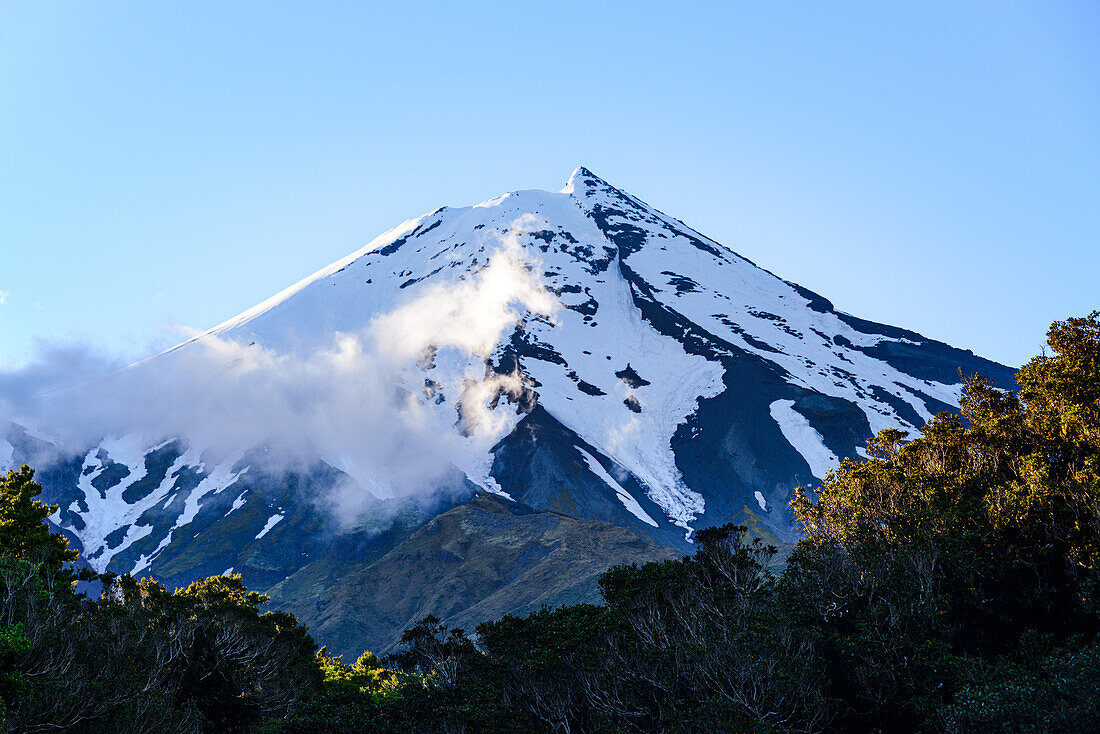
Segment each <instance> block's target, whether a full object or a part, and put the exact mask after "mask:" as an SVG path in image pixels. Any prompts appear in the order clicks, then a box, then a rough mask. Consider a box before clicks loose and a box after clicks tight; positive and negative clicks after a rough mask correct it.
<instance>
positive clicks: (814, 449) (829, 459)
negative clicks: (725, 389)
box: [757, 400, 840, 495]
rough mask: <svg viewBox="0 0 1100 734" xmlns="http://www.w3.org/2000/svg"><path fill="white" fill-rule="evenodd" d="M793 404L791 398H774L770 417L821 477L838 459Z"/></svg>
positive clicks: (838, 462) (835, 465)
mask: <svg viewBox="0 0 1100 734" xmlns="http://www.w3.org/2000/svg"><path fill="white" fill-rule="evenodd" d="M793 405H794V401H793V400H776V401H775V402H774V403H772V404H771V406H770V411H771V414H772V418H774V419H775V422H776V423H778V424H779V430H780V431H782V432H783V437H784V438H786V439H787V442H788V443H790V445H791V446H793V447H794V450H795V451H797V452H798V453H800V454H802V458H803V459H805V460H806V463H807V464H809V465H810V472H811V473H812V474H813V475H814V476H815V477H817V478H818V479H823V478H824V477H825V475H826V474H828V473H829V471H830V470H832V469H835V468H836V467H837V466H839V465H840V459H838V458H837V457H836V455H835V454H834V453H833V452H832V451H830V450H829V448H828V447H827V446H826V445H825V442H824V440H822V438H821V434H820V433H818V432H817V430H815V429H814V427H813V426H811V425H810V422H809V421H808V420H806V417H805V416H803V415H802V414H801V413H799V412H798V411H797V410H795V409H794V408H793V407H792V406H793ZM757 494H758V495H759V492H758V493H757Z"/></svg>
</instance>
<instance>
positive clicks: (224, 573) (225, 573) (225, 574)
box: [222, 566, 233, 576]
mask: <svg viewBox="0 0 1100 734" xmlns="http://www.w3.org/2000/svg"><path fill="white" fill-rule="evenodd" d="M231 573H233V567H232V566H230V567H229V568H227V569H225V570H224V571H222V576H228V575H229V574H231Z"/></svg>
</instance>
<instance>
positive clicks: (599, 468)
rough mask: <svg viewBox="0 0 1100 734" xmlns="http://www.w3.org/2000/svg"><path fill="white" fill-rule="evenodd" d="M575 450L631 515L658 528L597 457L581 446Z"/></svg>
mask: <svg viewBox="0 0 1100 734" xmlns="http://www.w3.org/2000/svg"><path fill="white" fill-rule="evenodd" d="M573 448H575V449H577V451H579V452H580V454H581V457H582V458H584V461H585V463H587V464H588V468H589V469H591V470H592V473H593V474H595V475H596V476H597V477H599V478H600V479H602V480H603V481H604V482H605V483H606V484H607V486H609V487H611V488H612V489H613V490H615V494H616V495H617V496H618V498H619V501H620V502H622V503H623V507H625V508H626V509H627V510H628V511H629V512H630V514H632V515H634V517H636V518H638V519H639V520H641V521H642V522H644V523H646V524H647V525H652V526H653V527H657V521H656V520H654V519H653V518H652V517H650V516H649V514H647V513H646V511H645V510H643V509H642V506H641V505H640V504H638V500H636V499H634V497H633V496H632V495H631V494H630V492H627V491H626V490H625V489H623V487H622V485H621V484H619V483H618V482H616V481H615V478H614V477H612V476H611V475H610V474H608V473H607V470H606V469H604V468H603V465H601V464H600V462H598V461H596V457H594V456H592V454H590V453H588V452H587V451H585V450H584V449H582V448H581V447H580V446H574V447H573Z"/></svg>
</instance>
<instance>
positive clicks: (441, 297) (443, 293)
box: [0, 220, 558, 517]
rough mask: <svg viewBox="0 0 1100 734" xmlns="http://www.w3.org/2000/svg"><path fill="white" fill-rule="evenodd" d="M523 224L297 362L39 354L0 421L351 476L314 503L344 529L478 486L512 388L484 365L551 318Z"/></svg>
mask: <svg viewBox="0 0 1100 734" xmlns="http://www.w3.org/2000/svg"><path fill="white" fill-rule="evenodd" d="M531 225H532V223H531V222H527V221H526V220H517V222H516V223H515V225H514V228H513V231H512V233H510V234H509V235H507V236H505V237H503V238H502V240H501V242H500V244H499V248H498V250H497V251H496V252H495V253H494V254H492V255H491V257H490V258H489V260H488V263H487V264H486V266H485V267H484V268H483V269H481V270H480V271H479V272H476V273H473V274H470V275H467V276H466V277H465V278H464V279H459V280H456V281H454V282H450V283H444V284H438V285H434V286H430V287H428V288H427V289H426V290H423V291H422V292H421V293H419V294H418V295H417V296H416V297H415V298H413V299H412V300H410V301H409V302H407V303H404V304H403V305H401V306H399V307H398V308H395V309H394V310H392V311H390V312H389V313H385V314H382V315H380V316H378V317H376V318H375V319H373V320H372V321H371V322H370V323H369V324H368V325H367V326H366V327H365V328H363V329H362V330H360V331H358V332H354V333H335V334H333V335H332V338H331V340H330V341H329V342H328V343H326V344H324V345H323V346H322V347H321V348H319V349H316V350H314V351H311V352H308V353H280V352H275V351H273V350H270V349H267V348H265V347H264V346H263V345H262V344H258V343H251V342H249V343H243V342H240V341H235V340H232V339H226V338H219V337H217V336H213V335H207V336H204V337H201V338H199V339H197V340H195V341H193V342H190V343H189V344H187V345H185V346H184V347H182V348H179V349H176V350H173V351H169V352H166V353H164V354H162V355H160V356H158V357H155V358H153V359H149V360H145V361H144V362H141V363H138V364H136V365H131V366H127V367H123V366H122V365H121V364H119V361H118V360H116V359H112V358H110V357H106V356H104V355H102V354H99V353H97V352H96V351H95V350H94V349H90V348H88V347H87V346H85V345H54V344H48V343H42V344H39V349H38V358H37V359H36V360H35V361H34V363H33V364H32V365H29V366H27V367H24V368H21V369H19V370H16V371H9V372H4V373H0V415H3V416H6V417H9V418H11V419H13V420H15V421H17V422H20V423H23V424H24V425H29V426H32V427H34V428H37V429H40V430H46V431H49V432H51V433H52V434H55V435H57V436H58V437H59V438H60V443H61V444H62V445H63V446H68V447H73V448H74V449H78V448H79V449H83V448H86V447H88V446H94V445H96V444H98V443H99V441H101V440H102V439H103V438H104V437H105V436H108V435H116V436H120V435H124V434H136V435H138V436H139V437H140V440H141V441H143V442H145V444H146V445H149V446H152V445H155V444H156V443H158V442H160V441H162V440H166V439H168V438H173V437H185V438H186V440H187V441H188V442H189V443H190V444H191V445H192V446H195V447H198V448H201V449H203V450H204V451H206V452H207V455H209V456H210V458H211V460H216V458H217V457H218V456H227V455H230V454H231V453H233V452H235V451H239V450H247V449H251V448H254V447H258V446H263V447H266V449H267V450H266V452H265V456H267V457H269V458H268V459H267V461H269V462H270V463H271V467H269V468H271V469H276V470H277V469H280V468H284V467H290V466H293V465H296V463H298V462H310V461H312V460H315V459H316V458H317V457H320V458H321V459H323V460H324V461H326V462H327V463H329V464H331V465H332V466H334V467H336V468H338V469H341V470H342V471H344V472H346V474H347V475H348V476H349V477H350V480H349V481H347V482H344V483H343V484H342V485H340V486H339V487H335V488H333V492H332V494H331V495H330V496H329V497H328V498H327V500H328V502H329V504H330V505H331V506H332V507H333V508H334V509H335V510H336V511H337V512H338V513H339V514H341V515H342V516H345V517H348V516H351V515H354V514H356V513H358V512H360V511H362V510H364V509H367V508H370V507H375V506H377V500H378V499H388V498H409V497H416V496H424V495H430V494H431V493H433V492H437V491H442V490H445V489H446V488H447V487H448V486H450V485H452V484H454V482H456V481H461V477H462V475H463V474H464V475H466V476H469V477H470V478H471V479H473V480H474V481H475V482H480V483H482V484H485V485H489V484H491V482H492V480H491V479H490V478H489V477H488V467H487V466H485V465H484V461H485V456H486V455H487V452H488V449H489V448H491V447H492V445H494V444H495V443H496V442H497V441H498V440H500V438H502V437H503V436H504V435H506V433H507V432H508V431H510V430H511V428H512V427H513V426H514V425H515V423H516V422H517V421H518V420H519V419H520V417H521V415H520V414H519V413H518V410H517V404H516V403H515V402H513V401H514V400H515V399H516V398H517V397H518V396H519V395H520V393H521V392H522V391H523V389H524V386H523V382H522V378H521V377H520V376H519V375H518V374H498V372H497V370H496V369H494V367H493V365H492V358H493V356H494V352H495V351H496V349H497V347H498V344H499V343H500V342H501V341H502V339H504V338H506V336H507V333H508V332H509V331H510V330H511V329H512V328H514V327H515V325H516V324H517V323H518V322H519V321H520V320H521V319H523V318H525V317H528V316H530V315H532V314H536V315H538V316H539V317H542V318H551V317H552V315H553V313H554V310H555V309H556V308H557V305H558V304H557V300H556V298H555V297H554V296H553V295H552V294H551V293H550V292H549V291H548V290H547V289H546V288H545V287H544V285H543V283H542V282H541V279H540V278H541V276H540V275H539V273H541V272H542V269H541V268H539V267H535V266H534V264H533V263H531V262H529V261H528V260H527V259H526V258H525V253H524V250H523V248H521V247H520V246H519V244H518V242H517V238H516V235H517V234H518V232H519V231H520V230H522V229H524V228H526V227H529V226H531Z"/></svg>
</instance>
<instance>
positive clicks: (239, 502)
mask: <svg viewBox="0 0 1100 734" xmlns="http://www.w3.org/2000/svg"><path fill="white" fill-rule="evenodd" d="M246 494H248V490H247V489H246V490H245V491H243V492H241V493H240V494H239V495H237V497H236V498H235V499H234V500H233V506H232V507H230V508H229V512H227V513H225V515H223V517H229V516H230V515H232V514H233V513H234V512H236V511H237V510H239V509H241V508H242V507H244V503H245V502H246V501H247V500H245V497H244V496H245V495H246Z"/></svg>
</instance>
